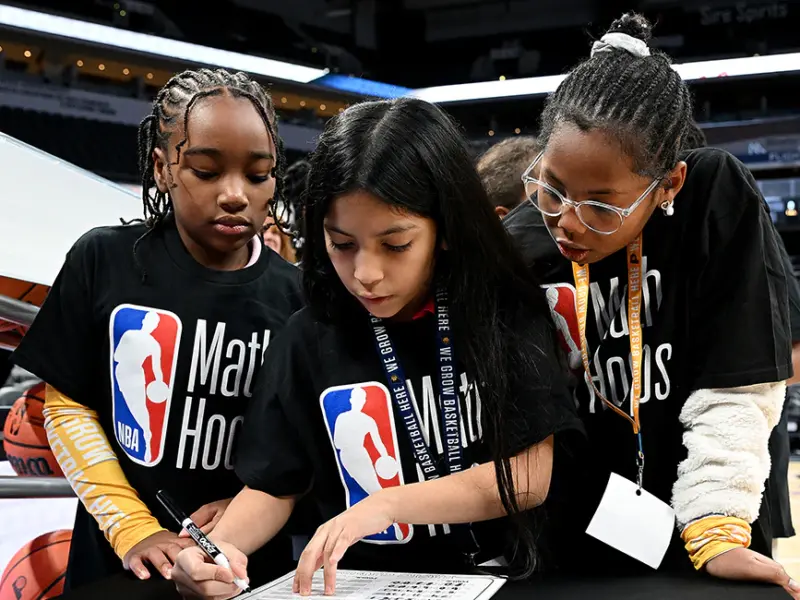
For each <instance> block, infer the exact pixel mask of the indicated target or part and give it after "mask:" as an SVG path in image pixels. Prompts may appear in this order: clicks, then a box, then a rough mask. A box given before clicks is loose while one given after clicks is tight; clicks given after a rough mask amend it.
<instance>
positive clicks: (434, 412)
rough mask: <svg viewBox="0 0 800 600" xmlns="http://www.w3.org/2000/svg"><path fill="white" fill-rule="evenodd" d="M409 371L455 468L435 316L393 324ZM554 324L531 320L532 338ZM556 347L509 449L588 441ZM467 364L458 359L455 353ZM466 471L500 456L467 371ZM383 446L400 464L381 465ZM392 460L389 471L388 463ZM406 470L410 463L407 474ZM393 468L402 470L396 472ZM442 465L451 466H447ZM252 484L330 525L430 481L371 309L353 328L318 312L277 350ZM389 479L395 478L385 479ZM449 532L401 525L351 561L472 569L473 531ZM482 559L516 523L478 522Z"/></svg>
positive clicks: (300, 318) (249, 465)
mask: <svg viewBox="0 0 800 600" xmlns="http://www.w3.org/2000/svg"><path fill="white" fill-rule="evenodd" d="M386 326H387V330H388V333H389V335H390V337H391V340H392V342H393V345H394V349H395V352H396V353H397V356H398V358H399V361H400V363H401V365H402V368H403V371H404V374H405V377H406V380H407V386H408V393H409V395H410V397H411V403H412V405H413V407H414V409H415V410H416V413H417V415H419V418H420V424H421V428H422V430H423V434H424V436H425V440H426V442H428V447H429V448H430V449H431V451H432V453H433V454H434V455H435V460H436V462H437V464H438V467H439V469H440V472H446V468H447V467H446V465H445V460H444V458H443V444H444V438H443V436H442V431H441V426H440V416H439V401H438V387H439V383H438V378H439V370H438V359H437V344H436V341H435V340H436V329H435V328H436V321H435V318H434V317H433V316H432V315H430V314H427V315H426V316H424V317H420V318H418V319H415V320H413V321H409V322H404V323H391V322H387V324H386ZM543 327H547V325H546V323H542V317H539V319H538V324H537V323H536V321H532V322H531V331H532V335H533V336H536V335H538V334H537V333H536V332H535V331H534V330H538V332H539V334H541V332H542V331H543V329H542V328H543ZM556 352H557V350H556V349H555V348H554V349H553V352H552V353H550V354H549V355H547V354H543V355H542V360H540V361H539V364H538V365H537V367H538V371H539V377H538V378H536V379H532V380H530V381H526V382H524V383H521V384H518V385H515V386H514V387H513V388H512V390H513V391H512V394H513V397H514V399H515V402H516V407H517V409H518V410H516V411H515V412H514V414H513V415H511V414H509V415H508V416H507V418H506V423H505V426H504V433H505V435H506V436H507V438H506V439H507V440H509V444H508V445H509V447H510V448H509V452H510V453H516V452H519V451H522V450H523V449H525V448H527V447H529V446H531V445H534V444H536V443H538V442H540V441H542V440H544V439H546V438H547V437H548V436H550V435H551V434H556V444H557V445H560V444H569V443H570V440H572V439H573V438H578V440H580V439H581V438H582V425H581V423H580V420H579V419H578V418H577V416H576V414H575V409H574V405H573V402H572V399H571V397H570V393H569V390H568V388H567V386H566V384H565V380H564V373H563V371H562V368H561V365H560V364H559V363H558V358H557V357H556V356H555V353H556ZM456 359H457V356H456ZM456 382H457V388H458V395H459V399H460V407H461V440H462V451H463V464H464V465H465V466H470V465H475V464H480V463H484V462H487V461H489V460H491V457H490V454H489V449H488V448H487V444H486V443H485V441H484V439H485V430H486V428H487V427H488V426H489V425H487V421H486V419H487V415H486V411H485V410H484V408H483V405H482V402H481V399H480V393H479V386H477V385H475V383H474V382H473V381H472V380H470V379H469V378H468V376H467V375H466V374H464V373H463V372H462V370H461V368H459V369H458V376H457V378H456ZM380 445H383V446H384V447H385V449H386V454H387V455H388V456H389V457H391V459H392V460H389V461H385V460H383V459H379V456H381V455H382V454H383V452H380V450H379V446H380ZM382 462H383V463H386V462H388V463H389V464H388V465H386V464H381V463H382ZM398 463H399V464H400V466H401V468H400V469H399V472H398V469H397V465H398ZM392 465H394V470H392V469H391V468H390V467H392ZM441 469H445V470H444V471H442V470H441ZM236 473H237V474H238V475H239V477H240V478H241V480H242V481H243V482H244V483H246V484H247V485H248V486H249V487H251V488H254V489H257V490H261V491H264V492H266V493H269V494H272V495H274V496H289V495H297V494H302V493H304V492H306V491H307V490H309V494H308V496H306V498H307V499H309V500H311V501H313V502H314V503H315V504H316V505H317V507H318V509H319V511H320V513H321V516H322V518H323V519H324V520H326V521H327V520H329V519H331V518H333V517H335V516H336V515H338V514H340V513H341V512H343V511H344V510H346V509H347V508H348V506H351V505H352V504H355V503H356V502H358V501H359V500H360V499H362V498H364V497H366V495H367V494H368V493H369V492H371V491H375V490H378V489H380V488H381V487H389V486H393V485H401V484H404V483H405V484H408V483H412V482H417V481H423V480H424V479H423V476H422V472H421V470H420V469H419V467H418V465H417V463H416V461H415V456H414V453H413V450H412V446H411V444H410V442H409V436H408V432H407V430H406V429H405V428H404V425H403V420H402V418H401V416H400V412H399V410H398V408H397V407H396V406H395V404H394V402H393V401H392V398H391V395H390V393H389V392H388V389H387V382H386V376H385V372H384V369H383V367H382V365H381V361H380V358H379V357H378V354H377V351H376V349H375V341H374V336H373V331H372V328H371V325H370V323H369V320H368V316H367V314H366V313H364V314H363V316H360V317H358V318H356V320H354V321H353V322H351V323H350V324H349V325H348V326H347V327H345V326H342V325H328V324H323V323H321V322H319V321H317V320H315V319H314V318H313V316H312V314H311V312H310V310H309V309H303V310H302V311H300V312H298V313H297V314H295V315H294V316H293V317H292V319H291V321H290V322H289V325H288V326H287V328H286V329H285V330H284V332H283V334H282V335H281V337H280V338H279V339H278V340H277V341H276V342H275V344H273V345H272V346H271V347H270V349H269V351H268V353H267V359H266V362H265V367H264V371H263V372H262V378H261V379H260V382H259V388H258V390H257V392H256V397H255V401H254V402H253V403H252V405H251V408H250V410H249V412H248V413H247V418H246V420H245V427H244V430H243V433H242V438H241V442H240V446H239V453H238V458H237V463H236ZM383 477H387V478H386V479H384V478H383ZM463 531H464V530H463V529H462V530H461V532H458V531H457V530H456V531H455V533H453V532H452V530H451V528H450V527H449V526H441V525H436V526H433V525H430V526H429V525H419V524H414V525H396V526H393V527H392V528H391V529H390V530H388V531H386V532H383V533H381V534H377V535H375V536H373V537H372V539H371V540H369V541H362V542H358V543H357V544H355V545H354V546H353V547H352V548H351V549H350V550H349V551H348V553H347V555H346V556H345V561H346V562H345V563H343V565H345V564H346V565H347V566H350V567H351V568H364V569H370V568H371V569H390V570H397V571H420V570H422V571H424V570H431V569H433V570H435V571H440V572H447V571H459V570H463V569H464V568H465V567H464V564H463V562H462V561H463V555H462V552H463V551H465V550H466V549H467V548H466V547H465V546H464V544H463V542H464V538H465V537H466V534H465V533H462V532H463ZM473 531H474V533H475V535H476V537H477V540H478V543H479V545H480V548H481V553H480V555H479V557H478V558H479V560H486V559H491V558H494V557H496V556H498V555H500V554H501V553H502V552H503V551H504V550H506V547H507V534H508V532H509V528H508V523H507V522H506V521H505V520H503V519H500V520H496V521H490V522H485V523H477V524H475V525H474V526H473Z"/></svg>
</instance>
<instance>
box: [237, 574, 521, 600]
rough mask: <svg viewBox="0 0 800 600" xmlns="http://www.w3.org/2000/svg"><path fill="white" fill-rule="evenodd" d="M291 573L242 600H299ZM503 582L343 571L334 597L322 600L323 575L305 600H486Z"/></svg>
mask: <svg viewBox="0 0 800 600" xmlns="http://www.w3.org/2000/svg"><path fill="white" fill-rule="evenodd" d="M293 580H294V573H289V574H288V575H286V576H284V577H281V578H280V579H277V580H275V581H273V582H272V583H268V584H267V585H265V586H262V587H260V588H258V589H257V590H255V591H254V592H251V593H250V594H248V595H246V596H239V598H240V599H241V600H245V599H246V600H299V599H300V595H299V594H293V593H292V581H293ZM505 581H506V580H505V579H503V578H501V577H492V576H491V575H433V574H430V575H429V574H425V573H388V572H383V571H346V570H340V571H337V573H336V595H335V596H325V595H324V586H323V580H322V571H321V570H320V571H317V572H316V573H315V574H314V581H313V586H312V594H311V596H306V597H307V598H319V599H323V598H324V599H329V598H342V599H344V600H488V599H489V598H491V597H492V596H494V595H495V594H496V593H497V590H499V589H500V588H501V587H502V586H503V584H504V583H505Z"/></svg>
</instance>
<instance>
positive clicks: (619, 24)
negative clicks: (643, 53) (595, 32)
mask: <svg viewBox="0 0 800 600" xmlns="http://www.w3.org/2000/svg"><path fill="white" fill-rule="evenodd" d="M607 33H625V34H627V35H629V36H631V37H634V38H636V39H637V40H642V41H643V42H645V43H647V42H649V41H650V39H651V38H652V37H653V26H652V25H651V24H650V21H648V20H647V19H646V18H645V17H644V15H640V14H639V13H635V12H628V13H625V14H624V15H622V16H621V17H620V18H619V19H617V20H616V21H614V22H613V23H612V24H611V27H609V29H608V31H607Z"/></svg>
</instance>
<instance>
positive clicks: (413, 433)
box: [370, 287, 479, 561]
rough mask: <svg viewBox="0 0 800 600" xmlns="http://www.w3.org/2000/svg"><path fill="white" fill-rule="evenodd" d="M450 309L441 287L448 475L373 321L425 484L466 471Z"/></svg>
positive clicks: (439, 331) (471, 539)
mask: <svg viewBox="0 0 800 600" xmlns="http://www.w3.org/2000/svg"><path fill="white" fill-rule="evenodd" d="M448 306H449V305H448V301H447V290H446V289H445V288H444V287H439V288H438V290H437V292H436V325H437V327H436V338H437V342H438V359H439V390H438V391H439V414H440V417H441V431H442V435H443V436H444V441H445V448H444V450H445V460H446V462H447V473H441V472H440V470H439V469H438V468H437V467H436V462H435V460H434V454H433V453H432V452H431V450H430V448H429V447H428V444H427V443H426V442H425V438H424V436H423V435H422V424H421V423H420V419H419V416H418V415H417V412H416V411H415V410H414V407H413V406H412V404H411V395H410V394H409V393H408V387H407V386H406V376H405V373H404V372H403V367H402V366H401V365H400V360H399V359H398V357H397V353H396V352H395V349H394V345H393V344H392V340H391V338H390V337H389V333H388V332H387V331H386V327H385V326H384V324H383V320H382V319H379V318H378V317H371V318H370V322H371V323H372V330H373V333H374V334H375V347H376V348H377V350H378V356H380V359H381V364H382V365H383V369H384V371H385V372H386V381H387V383H388V386H389V393H391V395H392V401H393V402H394V404H395V406H397V410H398V411H399V413H400V420H401V421H402V422H403V425H404V428H405V430H406V434H407V435H408V439H409V442H411V447H412V448H413V450H414V458H415V459H416V461H417V464H419V467H420V469H421V470H422V473H423V476H424V477H425V480H426V481H430V480H432V479H438V478H439V477H442V476H444V475H450V474H452V473H458V472H460V471H463V470H464V457H463V453H462V451H461V403H460V402H459V398H458V382H457V377H458V369H457V368H456V359H455V354H454V352H453V338H452V335H451V331H450V311H449V308H448ZM459 529H460V527H459ZM465 529H467V530H468V535H467V536H466V540H467V544H469V545H471V546H472V548H473V550H474V551H471V552H465V554H466V556H467V557H468V558H469V560H470V561H473V560H474V557H475V555H476V554H477V553H478V550H479V547H478V544H477V541H476V540H475V536H474V535H473V533H472V528H471V527H470V526H469V525H467V526H466V527H465Z"/></svg>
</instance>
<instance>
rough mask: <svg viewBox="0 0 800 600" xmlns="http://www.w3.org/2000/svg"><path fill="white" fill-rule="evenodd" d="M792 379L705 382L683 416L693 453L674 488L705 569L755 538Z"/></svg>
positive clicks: (690, 546) (687, 538)
mask: <svg viewBox="0 0 800 600" xmlns="http://www.w3.org/2000/svg"><path fill="white" fill-rule="evenodd" d="M785 397H786V384H785V383H784V382H782V381H781V382H776V383H762V384H758V385H751V386H747V387H740V388H727V389H714V390H711V389H704V390H697V391H695V392H694V393H693V394H692V395H691V396H689V399H688V400H687V401H686V404H685V405H684V407H683V409H682V411H681V415H680V420H681V423H682V424H683V425H684V427H685V428H686V431H685V432H684V434H683V443H684V445H685V446H686V449H687V458H686V460H684V461H683V462H682V463H681V464H680V465H679V466H678V480H677V482H676V483H675V486H674V488H673V496H672V506H673V508H674V509H675V514H676V516H677V521H678V525H679V527H680V528H681V531H682V537H683V541H684V542H685V543H686V548H687V550H688V551H689V555H690V557H691V558H692V561H693V562H694V564H695V567H696V568H697V569H701V568H702V567H703V566H705V564H706V563H707V562H708V561H709V560H711V559H713V558H715V557H716V556H719V555H720V554H722V553H724V552H727V551H729V550H733V549H735V548H742V547H744V548H747V547H748V546H749V545H750V534H751V530H750V523H752V522H753V521H755V520H756V518H757V517H758V511H759V508H760V507H761V497H762V494H763V493H764V482H765V481H766V479H767V477H769V471H770V456H769V447H768V442H769V436H770V433H771V432H772V429H773V428H774V427H775V424H776V423H777V422H778V421H779V420H780V417H781V410H782V409H783V402H784V399H785Z"/></svg>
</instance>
